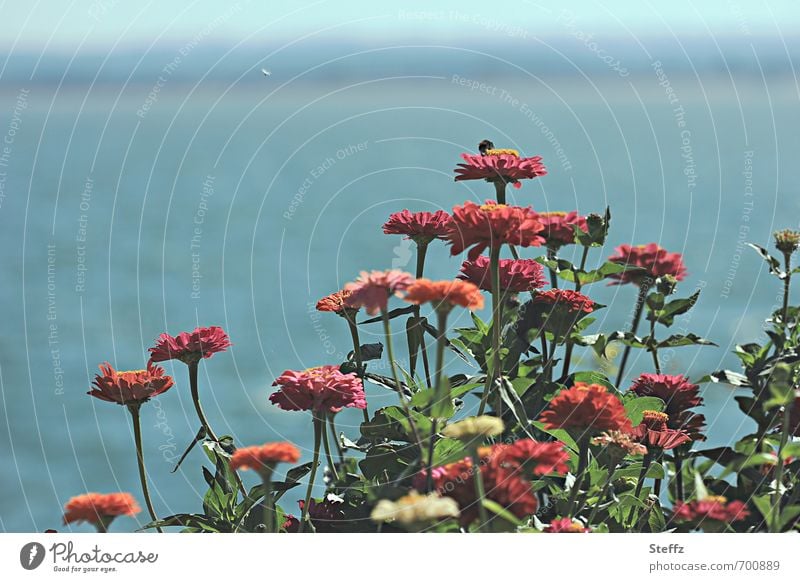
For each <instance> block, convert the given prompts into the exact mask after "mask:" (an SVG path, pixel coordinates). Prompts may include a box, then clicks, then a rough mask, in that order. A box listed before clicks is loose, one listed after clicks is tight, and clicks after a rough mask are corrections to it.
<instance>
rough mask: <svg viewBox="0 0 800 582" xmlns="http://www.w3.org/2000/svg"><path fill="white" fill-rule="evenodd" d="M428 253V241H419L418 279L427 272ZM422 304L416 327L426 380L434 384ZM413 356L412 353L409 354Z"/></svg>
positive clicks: (418, 307)
mask: <svg viewBox="0 0 800 582" xmlns="http://www.w3.org/2000/svg"><path fill="white" fill-rule="evenodd" d="M427 253H428V243H424V244H420V243H417V271H416V277H417V279H421V278H422V274H423V273H424V272H425V256H426V255H427ZM419 314H420V306H419V305H415V306H414V322H415V327H416V328H417V329H416V330H415V331H416V332H419V340H420V345H419V348H420V350H421V351H422V369H423V370H424V371H425V381H426V382H427V383H428V386H432V384H431V369H430V364H429V363H428V348H427V346H426V345H425V330H424V329H423V328H422V325H421V323H420V315H419ZM409 357H411V354H409ZM411 377H412V378H413V377H414V368H411Z"/></svg>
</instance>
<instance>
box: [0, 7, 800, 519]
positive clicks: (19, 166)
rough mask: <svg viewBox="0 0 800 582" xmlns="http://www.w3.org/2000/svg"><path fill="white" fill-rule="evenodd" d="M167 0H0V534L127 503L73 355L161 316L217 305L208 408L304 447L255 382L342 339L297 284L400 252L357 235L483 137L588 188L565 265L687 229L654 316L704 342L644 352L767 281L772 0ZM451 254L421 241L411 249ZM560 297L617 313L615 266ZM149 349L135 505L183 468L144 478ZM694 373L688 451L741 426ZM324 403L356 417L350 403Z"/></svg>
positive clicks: (195, 482)
mask: <svg viewBox="0 0 800 582" xmlns="http://www.w3.org/2000/svg"><path fill="white" fill-rule="evenodd" d="M178 4H179V5H177V6H176V5H172V3H163V2H162V3H156V2H152V1H151V2H138V3H124V2H119V1H116V0H94V1H75V2H71V3H63V2H57V1H56V0H41V1H38V2H32V3H30V2H29V3H8V2H6V3H3V5H2V7H0V15H2V22H3V26H2V28H1V29H0V49H1V50H2V53H0V57H1V58H0V63H1V64H0V140H2V143H0V237H2V238H1V242H2V248H3V260H2V263H0V268H2V281H3V283H2V285H0V310H2V311H1V312H0V315H1V319H2V322H3V329H4V333H2V334H1V335H0V396H2V399H0V465H1V466H2V467H3V470H2V471H0V483H1V485H2V486H1V487H0V490H1V491H2V497H0V531H41V530H44V529H46V528H51V527H52V528H58V529H62V526H61V523H60V519H61V515H62V509H61V508H62V506H63V504H64V503H65V502H66V501H67V500H68V499H69V497H71V496H73V495H76V494H79V493H82V492H85V491H100V492H111V491H117V490H123V491H131V492H132V493H134V495H135V496H136V497H137V498H138V499H139V500H140V501H141V495H140V492H139V490H138V485H137V483H138V476H137V469H136V462H135V456H134V449H133V444H132V431H131V428H130V422H129V418H128V414H127V412H126V411H125V409H124V408H123V407H120V406H115V405H112V404H108V403H105V402H101V401H98V400H95V399H92V398H90V397H89V396H87V395H86V391H87V390H88V389H89V385H90V383H91V381H92V379H93V377H94V374H95V373H96V371H97V365H98V364H99V363H102V362H104V361H109V362H111V363H112V365H114V366H115V367H117V368H119V369H136V368H141V367H143V365H144V362H145V360H146V349H147V348H148V347H149V346H151V345H152V344H153V340H154V339H155V338H156V337H157V336H158V334H159V333H161V332H163V331H167V332H169V333H172V334H176V333H178V332H180V331H184V330H191V329H193V328H194V327H195V326H197V325H221V326H223V327H224V328H225V329H226V330H227V332H228V333H229V334H230V336H231V339H232V341H233V343H234V346H233V348H232V349H231V350H229V351H228V352H226V353H224V354H218V355H216V356H214V357H213V358H212V359H209V360H206V361H204V363H203V364H202V365H201V378H200V381H201V388H200V391H201V395H202V396H203V400H204V402H205V407H206V411H207V413H208V415H209V417H210V420H211V424H212V426H214V427H215V428H216V431H217V432H218V433H230V434H233V435H234V437H235V439H236V441H237V443H244V444H256V443H262V442H265V441H271V440H279V439H288V440H291V441H293V442H295V443H297V444H298V445H300V446H302V447H303V449H304V454H305V456H306V457H308V456H310V451H309V444H310V440H311V439H310V436H311V434H310V433H311V425H310V420H309V418H307V417H306V415H304V414H302V413H289V412H281V411H279V410H278V409H276V408H274V407H272V406H271V405H269V404H268V402H267V396H268V394H269V393H270V392H271V390H272V388H271V387H270V384H271V382H272V380H273V379H274V378H275V377H276V376H277V375H278V374H279V373H280V372H281V371H283V370H284V369H287V368H305V367H309V366H314V365H320V364H325V363H338V362H340V361H341V360H342V359H343V357H344V355H345V354H346V353H347V351H348V350H349V349H350V344H349V342H350V339H349V335H348V333H347V329H346V327H345V326H344V324H343V322H342V321H341V320H340V319H338V318H336V317H335V316H322V317H317V315H316V313H315V312H314V310H313V305H314V303H315V302H316V300H317V299H318V298H319V297H321V296H323V295H325V294H327V293H329V292H332V291H335V290H337V289H339V288H340V287H341V286H342V285H343V284H344V283H346V282H347V281H350V280H352V279H353V278H354V277H355V276H356V275H357V274H358V272H359V271H360V270H362V269H373V268H377V269H384V268H389V267H396V268H407V269H409V270H410V269H413V265H412V264H410V260H411V258H412V254H411V250H412V249H411V246H410V245H409V244H408V243H404V242H403V241H401V240H400V237H388V236H384V235H383V234H382V233H381V225H382V223H383V222H384V221H385V220H386V218H387V217H388V215H389V214H390V213H392V212H396V211H399V210H401V209H403V208H409V209H411V210H435V209H440V208H443V209H447V210H449V209H450V208H452V206H453V205H454V204H459V203H461V202H463V201H464V200H465V199H473V200H481V199H484V198H487V197H491V196H493V188H492V187H491V186H490V185H488V184H486V183H483V182H461V183H458V184H456V183H455V182H453V168H454V167H455V165H456V164H457V163H458V162H459V161H460V159H459V155H460V154H461V153H462V152H474V151H475V150H476V148H477V144H478V142H479V141H481V140H482V139H485V138H489V139H491V140H492V141H493V142H494V143H495V144H496V145H497V146H498V147H513V148H517V149H519V150H520V151H521V152H522V154H523V155H541V156H543V158H544V161H545V163H546V165H547V167H548V170H549V174H548V175H547V176H546V177H543V178H541V179H537V180H533V181H527V182H525V183H524V184H523V187H522V189H520V190H513V191H512V196H513V198H514V201H515V202H517V203H519V204H523V205H533V206H534V208H535V209H538V210H573V209H577V210H578V211H579V212H581V213H582V214H586V213H589V212H602V211H603V210H604V208H605V207H606V206H607V205H608V206H610V207H611V211H612V215H613V218H612V229H611V235H610V238H609V241H608V245H607V247H606V248H604V249H602V250H597V251H594V252H593V253H592V255H591V257H590V263H592V264H596V263H599V262H601V261H602V260H603V259H604V258H605V257H606V256H608V255H610V254H611V253H612V252H613V247H614V246H616V245H618V244H621V243H633V244H639V243H647V242H658V243H659V244H661V245H662V246H664V247H666V248H668V249H670V250H672V251H677V252H682V253H684V255H685V261H686V263H687V266H688V269H689V273H690V275H689V277H688V279H687V280H686V281H685V282H684V283H683V284H682V286H681V288H680V289H679V293H680V294H681V295H683V296H688V295H689V294H690V293H691V292H693V291H694V290H695V289H697V288H702V294H701V297H700V302H699V304H698V306H697V307H696V308H695V309H694V310H693V311H692V312H691V313H690V314H689V315H688V317H684V318H682V319H681V320H680V321H679V322H678V323H677V324H676V328H677V329H676V331H677V332H686V331H692V332H695V333H697V334H699V335H702V336H704V337H707V338H709V339H711V340H713V341H715V342H716V343H718V344H719V347H718V348H713V347H706V348H680V349H676V350H673V351H672V352H669V353H668V354H665V356H666V358H667V360H668V361H667V363H666V365H665V367H666V369H667V370H668V371H669V372H671V373H686V374H688V375H689V376H690V377H691V378H693V379H696V378H699V377H700V376H702V375H704V374H705V373H707V372H710V371H712V370H714V369H718V368H720V367H734V368H735V367H736V363H737V360H736V359H735V358H734V357H732V356H731V355H730V351H731V349H732V348H733V346H734V344H735V343H736V342H740V341H752V340H755V339H757V338H758V336H759V334H760V333H761V322H762V320H763V319H764V318H765V317H766V316H767V315H768V314H769V313H771V312H772V311H773V310H774V309H775V308H776V307H777V306H778V305H779V304H780V300H781V296H780V289H779V285H778V282H777V281H776V280H775V279H774V278H772V277H770V276H769V275H768V274H767V272H766V270H765V268H764V264H763V261H762V260H761V259H760V258H759V257H758V256H757V255H756V253H755V252H753V251H752V250H751V249H749V248H746V247H745V243H746V242H755V243H758V244H761V245H764V246H767V245H770V235H771V232H772V231H773V230H775V229H778V228H786V227H795V228H796V227H797V226H798V222H800V207H799V206H800V203H799V202H798V196H797V192H798V187H799V186H800V184H798V174H797V173H796V172H795V165H796V164H797V159H798V156H800V131H798V124H800V118H798V115H797V111H798V96H799V95H800V84H798V77H797V70H796V68H795V67H796V64H797V62H798V60H797V59H798V57H800V42H798V40H799V39H798V36H797V31H798V25H800V9H799V8H798V7H797V5H796V2H794V1H792V0H785V1H780V0H773V1H763V0H752V1H748V2H745V1H744V0H728V1H724V2H723V1H719V2H713V3H707V2H701V1H699V0H695V1H688V0H675V1H672V2H643V3H630V2H626V1H625V0H597V1H594V0H586V1H576V0H568V1H565V2H560V3H558V7H554V6H553V5H552V3H535V2H526V1H523V2H498V3H493V4H492V3H486V2H474V1H464V0H460V1H458V2H456V1H454V0H445V1H443V2H437V3H435V5H434V4H433V3H430V2H417V1H409V2H403V3H402V8H391V7H388V6H381V5H380V3H374V2H364V1H358V2H349V3H346V4H345V3H337V2H333V1H331V0H320V1H317V2H307V1H301V2H292V3H283V4H275V3H270V4H273V6H270V7H266V6H265V5H264V4H263V3H258V2H247V1H243V0H242V1H239V2H230V3H220V2H210V1H205V0H201V1H195V2H185V3H178ZM434 6H435V7H434ZM567 258H570V253H569V252H568V253H567ZM461 259H462V258H461V257H452V258H451V257H449V254H448V250H447V249H446V248H445V247H444V246H443V245H434V246H433V247H432V249H431V251H430V252H429V270H428V273H429V274H430V275H431V276H432V277H452V276H453V275H454V274H455V273H456V272H457V270H458V268H459V266H460V264H461ZM587 291H588V292H589V293H590V294H591V296H592V297H593V298H594V299H595V300H596V301H598V302H600V303H604V304H607V305H608V306H609V307H608V309H606V310H604V311H602V312H600V314H599V315H600V317H599V319H598V322H597V323H596V324H595V325H594V326H593V327H592V328H591V330H592V331H595V332H596V331H600V330H603V331H607V332H608V331H612V330H615V329H622V328H623V327H624V326H625V325H626V322H627V321H628V320H629V318H630V312H631V308H632V305H633V301H634V295H635V290H634V289H632V288H630V287H629V286H626V287H607V286H601V285H596V286H593V287H590V288H589V289H588V290H587ZM482 315H483V317H485V318H488V313H483V314H482ZM460 317H461V319H458V318H455V317H454V318H452V319H453V320H455V321H454V322H453V323H454V324H455V325H461V324H463V323H464V319H463V318H464V317H465V316H464V315H463V314H460ZM379 331H380V330H379V329H378V328H365V330H364V331H363V332H362V338H363V339H364V341H365V342H369V341H377V339H375V338H377V336H373V335H372V334H377V333H379ZM584 356H585V357H584V359H583V365H584V366H587V367H589V366H592V365H594V362H593V361H592V358H591V355H590V354H588V353H587V354H584ZM384 367H385V366H384ZM380 368H381V364H380V363H377V364H375V365H373V369H378V370H380ZM455 369H456V367H455V366H454V367H453V370H455ZM646 369H648V362H647V361H646V358H645V357H641V358H639V359H638V360H636V361H635V362H634V365H633V367H632V368H631V370H630V371H629V377H633V374H635V373H637V371H640V370H646ZM167 370H168V373H172V374H174V375H175V378H176V387H175V388H173V389H172V390H170V391H169V392H167V393H166V394H164V395H163V396H162V397H159V398H157V399H156V400H154V401H153V402H151V403H150V404H147V405H146V406H144V407H143V424H144V432H145V434H144V440H145V448H146V458H147V462H148V465H149V471H150V474H151V477H152V482H153V483H152V491H153V495H154V502H155V505H156V510H157V512H158V513H159V514H161V515H167V514H169V513H176V512H189V511H196V510H199V509H200V508H201V501H202V492H203V490H204V489H203V485H204V483H203V480H202V476H201V474H200V471H199V467H198V464H199V462H200V461H202V460H205V457H204V456H203V455H202V453H201V452H200V451H199V450H195V451H193V452H192V453H191V455H190V458H189V460H188V461H187V463H186V464H185V465H184V467H183V468H182V469H181V470H180V471H179V472H177V473H175V474H171V473H170V470H171V469H172V467H173V465H174V462H175V459H176V457H177V456H179V455H180V453H181V452H182V450H183V449H184V447H185V446H186V444H187V443H188V442H189V440H190V439H191V438H192V436H193V435H194V433H195V432H196V429H197V421H196V419H195V417H194V412H193V409H192V404H191V400H190V398H189V393H188V382H187V377H186V369H185V366H183V364H177V365H176V366H174V367H173V366H171V365H168V366H167ZM368 394H369V401H370V408H371V409H373V410H374V409H375V408H377V407H379V406H383V405H388V404H392V403H395V396H394V395H393V394H390V393H387V392H385V391H383V390H382V389H381V388H377V387H371V388H370V389H369V391H368ZM704 396H705V399H706V404H707V406H706V409H705V411H704V412H705V414H706V416H707V417H708V421H709V424H710V425H711V433H712V435H713V437H712V439H711V441H710V443H709V444H710V445H719V444H721V443H726V442H729V441H730V440H731V439H733V438H734V436H735V435H739V434H745V431H747V430H748V429H749V427H748V426H747V425H746V424H743V423H742V418H743V416H742V415H741V414H740V413H739V412H738V409H737V407H736V405H735V403H734V402H733V401H732V396H733V392H732V391H731V390H729V389H727V388H724V387H721V386H718V385H712V386H705V387H704ZM467 404H468V405H472V404H474V403H473V402H468V403H467ZM340 416H341V418H339V421H338V422H339V427H340V428H341V429H343V430H344V431H345V432H346V433H348V434H349V436H351V438H354V439H355V437H356V436H357V423H358V419H359V417H360V415H359V414H358V413H356V414H350V413H349V412H344V413H342V415H340ZM251 477H252V476H251V475H247V476H246V478H248V479H250V478H251ZM297 491H299V490H297ZM300 496H301V494H300V493H298V494H297V495H294V496H292V494H291V493H290V494H289V495H287V497H286V500H287V501H289V505H290V507H289V509H290V510H291V511H295V513H296V507H294V497H297V498H299V497H300ZM139 517H140V520H146V518H145V517H144V514H141V515H140V516H139ZM141 523H144V521H140V524H141ZM136 527H138V526H137V523H136V521H135V520H133V519H128V518H124V519H120V520H119V521H118V523H116V524H115V525H114V526H113V528H112V529H113V530H115V531H126V530H127V531H130V530H132V529H134V528H136ZM64 529H66V528H64ZM73 529H74V530H76V531H90V529H91V528H90V527H89V526H86V525H83V526H75V527H74V528H73Z"/></svg>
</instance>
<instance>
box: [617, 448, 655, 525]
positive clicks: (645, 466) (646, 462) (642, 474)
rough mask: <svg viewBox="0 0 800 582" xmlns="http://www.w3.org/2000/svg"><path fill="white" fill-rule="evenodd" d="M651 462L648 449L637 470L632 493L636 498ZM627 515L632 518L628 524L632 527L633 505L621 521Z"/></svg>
mask: <svg viewBox="0 0 800 582" xmlns="http://www.w3.org/2000/svg"><path fill="white" fill-rule="evenodd" d="M652 462H653V454H652V453H651V452H649V451H648V452H647V454H646V455H645V456H644V458H643V459H642V470H641V471H639V479H638V480H637V481H636V490H635V491H634V494H633V496H634V497H635V498H636V499H639V495H640V494H641V493H642V487H643V486H644V480H645V477H646V476H647V471H648V469H650V464H651V463H652ZM629 516H632V517H633V520H631V524H630V525H631V527H632V526H633V525H635V523H636V521H635V520H636V508H635V507H632V508H631V511H630V513H629V514H628V515H626V516H625V518H624V519H623V521H625V520H627V519H628V517H629Z"/></svg>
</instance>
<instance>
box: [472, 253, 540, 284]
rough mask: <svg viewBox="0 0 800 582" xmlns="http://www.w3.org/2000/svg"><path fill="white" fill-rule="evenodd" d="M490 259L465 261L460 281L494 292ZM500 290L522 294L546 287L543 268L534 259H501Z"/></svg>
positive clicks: (483, 256) (482, 257)
mask: <svg viewBox="0 0 800 582" xmlns="http://www.w3.org/2000/svg"><path fill="white" fill-rule="evenodd" d="M489 263H490V261H489V257H487V256H485V255H481V256H479V257H477V258H476V259H475V260H474V261H464V263H463V264H462V265H461V275H459V276H458V278H459V279H463V280H465V281H469V282H471V283H474V284H475V285H477V286H478V287H480V288H481V289H483V290H484V291H491V290H492V273H491V270H490V265H489ZM499 267H500V289H502V290H503V291H508V292H510V293H522V292H524V291H533V290H534V289H538V288H539V287H544V285H545V284H546V280H545V277H544V272H543V271H544V269H543V267H542V266H541V265H540V264H539V263H537V262H536V261H534V260H533V259H500V264H499Z"/></svg>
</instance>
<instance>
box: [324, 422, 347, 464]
mask: <svg viewBox="0 0 800 582" xmlns="http://www.w3.org/2000/svg"><path fill="white" fill-rule="evenodd" d="M335 415H336V413H335V412H331V413H330V414H329V415H328V422H329V423H330V425H331V435H332V436H333V442H334V443H335V444H336V452H337V453H338V454H339V463H344V449H343V448H342V443H340V442H339V431H338V430H336V423H335V422H334V420H333V417H334V416H335Z"/></svg>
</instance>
